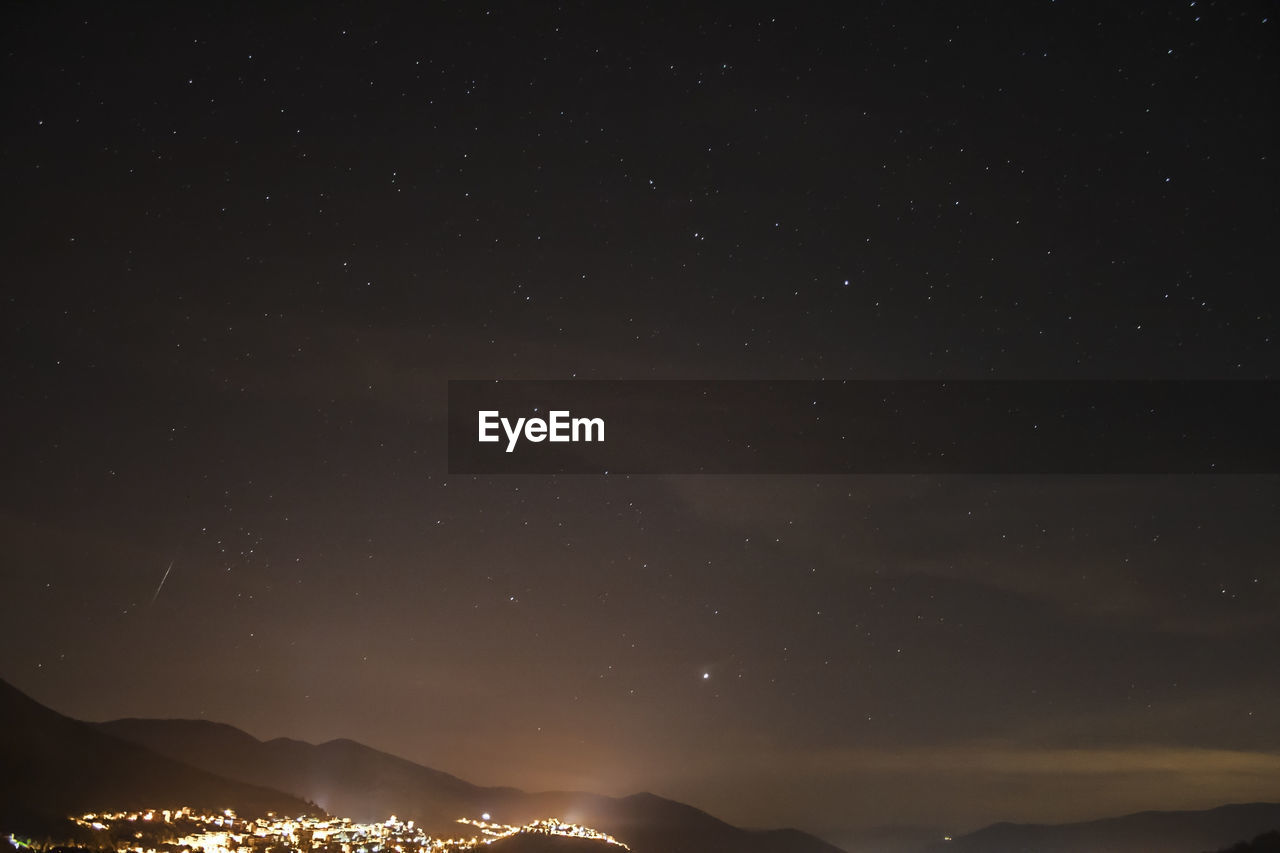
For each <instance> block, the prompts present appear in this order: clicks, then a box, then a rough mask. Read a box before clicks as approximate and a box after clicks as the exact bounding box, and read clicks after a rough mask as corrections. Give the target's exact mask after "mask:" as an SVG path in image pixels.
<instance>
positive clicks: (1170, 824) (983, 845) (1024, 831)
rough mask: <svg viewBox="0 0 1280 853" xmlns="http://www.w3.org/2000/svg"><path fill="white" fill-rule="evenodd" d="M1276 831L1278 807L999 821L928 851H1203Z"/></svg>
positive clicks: (1243, 806)
mask: <svg viewBox="0 0 1280 853" xmlns="http://www.w3.org/2000/svg"><path fill="white" fill-rule="evenodd" d="M1276 828H1280V803H1242V804H1235V805H1228V806H1219V807H1218V808H1215V809H1208V810H1206V811H1176V812H1161V811H1150V812H1139V813H1137V814H1131V815H1125V816H1124V817H1114V818H1105V819H1103V820H1092V821H1087V822H1082V823H1066V824H1016V823H997V824H993V825H992V826H988V827H986V828H984V829H980V830H978V831H977V832H973V833H970V834H969V835H965V836H962V837H960V838H957V839H955V840H954V841H951V842H949V843H946V844H937V845H934V846H932V847H931V848H930V849H929V853H1204V851H1206V850H1219V849H1223V848H1228V847H1230V846H1231V845H1232V844H1233V843H1235V842H1238V841H1239V840H1240V839H1242V838H1253V837H1255V836H1258V835H1260V834H1262V833H1266V832H1268V831H1269V830H1273V829H1276Z"/></svg>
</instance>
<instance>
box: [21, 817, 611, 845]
mask: <svg viewBox="0 0 1280 853" xmlns="http://www.w3.org/2000/svg"><path fill="white" fill-rule="evenodd" d="M70 820H71V821H72V822H73V823H74V824H75V825H76V827H78V829H79V830H80V832H81V833H82V834H83V833H84V832H85V831H87V832H89V833H91V834H92V835H93V837H94V838H95V839H96V843H95V844H94V845H93V848H94V849H99V850H113V851H115V853H181V851H191V852H192V853H283V851H286V850H289V851H300V853H382V851H386V853H430V851H442V850H475V849H477V848H479V847H481V846H483V845H487V844H492V843H493V842H495V841H498V840H500V839H503V838H508V837H510V836H513V835H521V834H526V835H559V836H567V837H572V838H584V839H589V840H592V841H599V842H603V843H606V844H611V845H614V846H616V847H619V848H621V849H622V850H629V849H630V848H629V847H627V845H625V844H623V843H622V842H621V841H618V840H617V839H616V838H614V837H612V836H610V835H606V834H605V833H603V832H598V831H596V830H594V829H591V828H589V827H585V826H578V825H576V824H571V823H565V822H564V821H561V820H559V819H557V818H550V819H546V820H539V821H534V822H533V823H530V824H526V825H524V826H509V825H507V824H501V823H492V822H490V821H489V815H487V814H486V815H484V816H483V818H482V819H481V820H472V819H469V818H460V819H459V820H458V824H459V825H460V827H461V828H460V829H459V836H458V837H456V838H434V837H432V836H430V835H428V834H426V833H425V832H423V831H422V830H421V829H418V828H415V827H414V822H413V821H402V820H399V819H397V818H396V817H395V816H394V815H393V816H392V817H390V818H388V819H387V820H386V821H385V822H383V823H353V822H352V821H351V820H350V819H349V818H332V817H296V818H289V817H278V816H276V815H275V814H268V815H267V816H266V817H264V818H240V817H237V816H236V814H235V812H233V811H231V810H230V809H227V810H226V811H223V812H220V813H212V812H201V811H198V810H193V809H190V808H179V809H151V810H146V811H137V812H112V813H89V814H84V815H81V816H79V817H72V818H70ZM6 840H7V841H8V842H9V843H10V845H12V846H13V847H15V848H18V849H19V850H22V849H33V848H34V847H35V845H33V844H32V842H30V841H28V840H25V839H22V838H19V837H17V836H15V835H10V836H8V837H7V839H6Z"/></svg>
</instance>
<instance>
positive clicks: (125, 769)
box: [0, 679, 319, 832]
mask: <svg viewBox="0 0 1280 853" xmlns="http://www.w3.org/2000/svg"><path fill="white" fill-rule="evenodd" d="M162 805H186V806H192V807H193V808H194V807H198V808H207V809H211V810H213V809H219V810H220V809H224V808H234V809H236V810H237V811H240V812H242V813H245V814H263V813H266V812H268V811H274V812H276V813H278V814H290V815H301V814H307V813H314V812H318V811H319V809H317V808H316V807H315V806H314V805H312V804H310V803H307V802H305V801H303V800H302V799H300V798H298V797H294V796H290V795H288V794H284V793H281V792H280V791H275V790H271V789H269V788H267V787H263V786H259V785H254V784H249V783H245V782H244V781H233V780H231V779H227V778H223V777H222V776H219V775H217V774H215V773H211V772H209V771H207V770H203V769H197V768H195V767H191V766H188V765H186V764H184V763H182V762H180V761H178V760H175V759H174V758H172V757H166V756H163V755H159V754H157V753H156V752H154V751H152V750H149V749H146V748H145V747H143V746H140V745H139V744H136V743H132V742H128V741H124V740H121V739H119V738H116V737H112V736H111V735H109V734H107V733H105V732H103V731H101V730H99V729H97V728H95V727H94V726H91V725H89V724H87V723H82V722H78V721H76V720H73V719H71V718H69V717H64V716H63V715H62V714H59V713H58V712H56V711H53V710H51V709H49V708H46V707H45V706H44V705H41V704H40V703H38V702H36V701H35V700H34V699H32V698H30V697H29V696H27V695H26V694H24V693H22V692H21V691H19V690H18V689H17V688H15V687H14V686H13V685H11V684H9V683H8V682H6V681H4V680H2V679H0V830H5V831H14V830H23V831H28V832H36V831H45V830H52V829H60V828H62V827H63V825H64V824H65V823H66V821H65V819H66V817H67V816H68V815H71V814H82V813H84V812H87V811H109V810H119V809H129V808H141V807H146V806H162Z"/></svg>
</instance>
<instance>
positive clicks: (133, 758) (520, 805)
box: [0, 680, 1280, 853]
mask: <svg viewBox="0 0 1280 853" xmlns="http://www.w3.org/2000/svg"><path fill="white" fill-rule="evenodd" d="M284 792H288V793H284ZM169 804H172V805H190V806H193V807H199V808H205V809H210V810H214V809H222V808H228V807H230V808H234V809H236V810H237V811H238V812H240V813H241V814H246V815H248V814H262V813H265V812H267V811H274V812H276V813H277V814H305V813H319V812H320V811H322V810H326V811H328V812H330V813H331V814H335V815H340V816H342V817H350V818H352V819H353V820H358V821H363V822H370V821H378V820H383V819H385V818H386V817H388V816H389V815H392V814H395V815H398V816H399V817H400V818H402V819H406V820H408V819H412V820H415V821H417V822H418V824H419V825H421V826H423V827H424V828H427V829H428V830H432V831H437V832H440V833H441V834H445V835H451V834H454V833H456V832H457V827H456V824H455V823H454V821H455V820H456V819H457V818H459V817H478V816H480V815H481V814H484V813H488V814H490V815H492V816H493V819H494V820H495V821H499V822H502V823H508V824H514V825H523V824H525V823H528V822H530V821H533V820H536V819H539V818H546V817H560V818H563V819H565V820H569V821H573V822H575V823H580V824H585V825H588V826H591V827H594V828H596V829H599V830H601V831H603V832H607V833H609V834H610V835H613V836H614V837H616V838H619V839H621V840H623V841H625V842H627V843H628V844H629V845H630V846H631V849H632V850H633V851H634V853H842V851H840V850H839V849H838V848H836V847H833V846H832V845H830V844H827V843H825V842H823V841H821V840H820V839H818V838H815V837H813V836H812V835H807V834H805V833H803V832H799V831H796V830H772V831H750V830H744V829H740V828H738V827H734V826H731V825H729V824H727V823H725V822H723V821H720V820H717V819H716V818H714V817H712V816H711V815H709V814H706V813H705V812H702V811H699V810H698V809H696V808H693V807H692V806H688V805H684V804H682V803H677V802H674V801H672V800H666V799H663V798H661V797H658V796H655V795H653V794H635V795H633V796H630V797H622V798H614V797H604V796H600V795H596V794H586V793H573V792H550V793H536V794H531V793H526V792H524V791H520V790H518V789H516V788H488V787H482V786H479V785H473V784H471V783H469V782H467V781H465V780H463V779H459V778H458V777H456V776H451V775H449V774H448V773H442V772H440V771H439V770H433V769H431V768H429V767H423V766H422V765H419V764H414V763H413V762H411V761H406V760H405V759H402V758H397V757H396V756H394V755H390V754H388V753H385V752H380V751H378V750H376V749H372V748H370V747H367V746H364V745H362V744H359V743H356V742H355V741H351V740H334V741H329V742H328V743H323V744H319V745H315V744H310V743H305V742H303V741H298V740H290V739H288V738H277V739H275V740H270V741H265V742H264V741H260V740H258V739H257V738H254V737H253V736H251V735H249V734H247V733H245V732H243V731H240V730H239V729H236V728H233V727H232V726H228V725H223V724H220V723H212V722H206V721H201V720H145V719H127V720H116V721H113V722H108V723H83V722H79V721H76V720H73V719H70V718H68V717H65V716H63V715H61V714H59V713H57V712H56V711H53V710H50V709H49V708H46V707H44V706H43V705H40V704H39V703H37V702H36V701H34V700H33V699H30V698H29V697H27V696H25V695H24V694H22V693H21V692H19V691H18V690H17V689H15V688H14V687H12V686H11V685H9V684H8V683H6V682H4V681H3V680H0V831H5V832H7V831H9V830H11V829H24V830H27V831H40V830H41V829H43V828H45V827H47V828H50V829H53V828H56V827H57V826H58V825H59V824H61V823H65V821H64V818H65V817H66V816H67V815H69V814H74V813H82V812H85V811H107V810H124V809H131V808H143V807H155V806H164V805H169ZM1277 828H1280V803H1252V804H1244V805H1228V806H1222V807H1220V808H1216V809H1210V810H1208V811H1194V812H1193V811H1184V812H1142V813H1140V814H1133V815H1128V816H1125V817H1117V818H1108V819H1105V820H1095V821H1088V822H1084V823H1070V824H1059V825H1044V824H1013V823H998V824H994V825H992V826H989V827H986V828H985V829H981V830H978V831H977V832H974V833H971V834H969V835H966V836H962V837H960V838H957V839H955V840H954V841H950V842H946V843H938V844H934V845H929V846H927V847H926V849H925V850H923V851H920V853H1209V851H1218V850H1226V849H1228V848H1230V847H1231V846H1232V845H1233V844H1236V843H1237V842H1241V841H1244V840H1246V839H1253V838H1256V837H1258V836H1260V835H1263V834H1264V833H1267V832H1269V831H1271V830H1275V829H1277ZM903 840H905V839H901V840H900V841H903ZM873 846H878V845H875V844H873ZM891 846H894V847H895V849H902V848H901V847H900V845H899V844H893V845H891ZM490 849H492V850H493V851H494V853H591V851H596V853H609V851H616V850H617V849H618V848H616V847H608V846H607V845H603V844H602V843H600V842H592V841H589V840H585V839H574V838H547V837H540V836H513V837H511V838H506V839H502V840H501V841H499V842H496V843H495V844H494V845H493V846H492V847H491V848H490ZM1249 849H1250V850H1253V849H1257V850H1259V851H1261V850H1263V849H1264V848H1262V847H1258V848H1249Z"/></svg>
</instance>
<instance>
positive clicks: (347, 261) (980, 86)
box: [0, 0, 1280, 843]
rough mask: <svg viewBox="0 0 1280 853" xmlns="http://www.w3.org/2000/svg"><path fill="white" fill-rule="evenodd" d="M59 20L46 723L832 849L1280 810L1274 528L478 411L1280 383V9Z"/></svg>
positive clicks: (47, 318)
mask: <svg viewBox="0 0 1280 853" xmlns="http://www.w3.org/2000/svg"><path fill="white" fill-rule="evenodd" d="M52 5H53V4H43V3H26V4H19V5H17V7H16V8H14V9H11V10H10V13H9V15H8V18H9V20H8V22H7V25H6V27H5V28H4V34H3V36H0V40H2V42H3V62H4V66H3V69H4V70H3V74H4V82H3V86H2V87H0V98H2V99H3V106H4V115H5V123H4V124H5V130H4V132H3V137H2V144H0V169H2V170H3V186H4V199H5V203H4V204H3V216H4V223H3V224H4V258H5V264H4V267H5V272H4V279H5V284H4V286H3V294H4V296H3V300H4V303H3V304H4V308H3V314H2V315H0V316H2V317H3V330H4V343H5V349H6V353H5V358H4V360H3V380H4V388H5V417H4V420H3V423H4V430H5V433H6V438H5V446H6V448H7V452H6V454H5V463H4V483H5V489H4V491H3V504H2V505H0V528H2V530H3V544H4V548H3V566H4V569H3V573H2V574H0V601H3V602H4V605H5V607H4V610H5V618H4V619H3V621H2V622H0V675H3V677H5V678H7V679H9V680H11V681H13V682H14V683H15V684H16V685H17V686H18V687H20V688H22V689H24V690H26V691H28V692H30V693H32V694H33V695H34V696H35V697H36V698H37V699H39V700H41V701H43V702H45V703H47V704H50V705H52V706H53V707H55V708H57V709H59V710H61V711H64V712H65V713H69V714H71V715H73V716H78V717H81V718H88V719H106V718H113V717H119V716H127V715H136V716H180V717H197V716H207V717H208V718H211V719H216V720H221V721H225V722H229V723H232V724H235V725H238V726H241V727H243V728H245V729H247V730H248V731H250V732H251V733H253V734H255V735H257V736H261V737H274V736H279V735H289V736H294V737H301V738H306V739H310V740H323V739H328V738H332V737H339V736H346V737H351V738H355V739H357V740H360V741H363V742H366V743H369V744H371V745H374V746H377V747H380V748H383V749H386V750H388V751H391V752H394V753H396V754H399V755H403V756H405V757H407V758H410V759H413V760H416V761H420V762H422V763H425V764H428V765H430V766H433V767H437V768H440V769H443V770H447V771H450V772H453V773H456V774H458V775H461V776H463V777H464V778H467V779H469V780H472V781H476V782H481V783H502V784H514V785H519V786H522V787H527V788H551V787H555V788H577V789H590V790H598V791H601V792H605V793H620V794H625V793H631V792H634V791H637V790H652V791H654V792H656V793H659V794H663V795H666V796H670V797H674V798H678V799H681V800H685V801H688V802H691V803H693V804H695V805H698V806H700V807H702V808H705V809H708V810H710V811H712V812H713V813H715V814H717V815H718V816H721V817H723V818H725V819H728V820H730V821H733V822H736V823H739V824H746V825H779V824H792V825H798V826H800V827H802V828H805V829H809V830H812V831H816V832H820V833H822V834H824V835H825V836H826V837H828V838H829V839H831V840H832V841H835V842H837V843H842V842H843V843H852V839H855V838H856V836H857V834H858V833H859V832H860V831H861V830H863V829H865V828H867V827H870V826H874V825H878V824H886V823H901V824H908V825H918V826H928V827H937V828H939V829H942V830H947V831H951V832H956V831H963V830H966V829H971V828H974V827H976V826H979V825H981V824H983V823H986V822H989V821H992V820H997V819H1017V820H1065V819H1074V818H1086V817H1096V816H1103V815H1109V814H1117V813H1123V812H1126V811H1133V810H1137V809H1141V808H1174V807H1208V806H1213V805H1217V804H1221V803H1224V802H1229V801H1244V800H1256V799H1265V798H1268V797H1269V798H1271V799H1274V798H1275V797H1276V792H1277V790H1280V664H1278V663H1277V661H1278V658H1277V657H1276V655H1275V649H1276V648H1277V647H1280V618H1278V617H1277V614H1278V611H1277V607H1280V571H1278V562H1277V554H1278V553H1280V523H1277V522H1278V520H1280V519H1278V509H1280V488H1278V483H1277V479H1276V478H1275V477H1263V476H1244V477H1234V478H1228V477H1191V476H1182V477H1172V476H1168V477H1163V476H1150V477H1043V476H1035V477H1032V476H1021V477H1016V476H1015V477H1008V476H1006V477H927V476H913V477H906V476H902V477H775V478H765V477H760V478H747V477H719V478H716V477H706V478H695V477H640V478H621V477H559V478H557V477H483V478H474V477H453V478H450V477H449V476H447V469H446V464H445V450H446V448H445V434H444V417H445V387H446V386H445V382H446V380H447V379H450V378H494V377H505V378H555V379H561V378H573V377H577V378H595V379H637V378H638V379H643V378H663V379H679V378H701V379H717V378H725V379H730V378H732V379H754V378H775V379H776V378H806V379H818V378H828V379H857V378H925V379H939V378H945V379H964V378H1001V379H1041V378H1046V379H1047V378H1088V379H1098V378H1147V377H1151V378H1194V379H1225V378H1255V379H1257V378H1275V376H1276V366H1277V363H1278V361H1280V354H1278V352H1277V344H1276V310H1275V309H1276V302H1277V297H1276V294H1275V291H1274V277H1275V269H1276V248H1275V247H1276V239H1275V238H1276V233H1277V222H1278V221H1280V217H1277V198H1280V195H1278V191H1280V182H1278V181H1277V157H1276V156H1275V155H1276V152H1277V141H1278V134H1277V123H1276V121H1275V116H1276V114H1277V97H1276V95H1277V82H1278V77H1280V62H1278V61H1277V59H1278V54H1277V37H1276V22H1275V20H1274V15H1275V14H1276V10H1275V8H1274V6H1273V5H1272V4H1269V3H1261V2H1259V3H1247V2H1246V3H1215V2H1194V3H1191V2H1182V3H1176V4H1163V3H1159V4H1157V3H1124V4H1119V3H1079V2H1065V0H1064V1H1063V2H1045V0H1036V2H1026V3H1004V4H994V3H963V4H958V3H941V2H939V3H889V4H878V3H877V4H873V3H848V4H842V7H841V9H840V10H839V11H836V10H826V11H819V10H818V9H817V8H815V7H810V8H808V10H800V11H796V10H794V9H791V8H789V7H787V6H786V5H785V4H779V5H777V6H776V7H773V8H760V7H753V6H752V5H750V4H716V5H712V4H684V5H683V6H678V7H674V8H673V9H669V10H668V11H662V12H658V11H649V10H646V9H644V8H640V7H638V6H631V5H627V6H621V5H619V4H581V5H579V4H559V5H556V6H552V5H551V4H520V5H519V6H511V7H505V8H504V7H503V6H501V5H494V6H491V7H488V8H486V7H485V6H484V5H482V4H440V3H422V4H406V5H405V6H402V7H400V8H395V7H391V6H386V7H380V8H379V9H372V8H370V6H372V5H373V4H353V5H351V6H349V7H346V8H343V7H340V6H332V5H325V6H314V7H308V8H305V9H301V10H296V11H293V12H278V11H270V10H268V11H264V10H263V8H262V6H263V4H258V5H257V6H254V7H253V8H252V11H250V7H247V6H246V7H242V8H241V11H240V12H239V13H235V12H232V11H225V10H222V9H220V8H219V7H217V6H213V7H208V6H205V5H203V4H201V5H199V6H198V7H196V6H190V4H156V5H154V6H146V7H144V6H135V5H134V4H118V5H121V6H124V7H128V8H135V9H136V11H120V10H112V11H107V10H105V9H98V8H93V9H91V10H90V11H89V12H86V13H85V14H81V13H78V12H69V11H65V10H64V11H58V10H56V9H53V8H50V7H51V6H52ZM266 5H270V4H266ZM1269 16H1272V17H1270V18H1269ZM170 567H171V568H170ZM162 578H164V579H165V580H164V581H163V585H162V586H158V585H160V584H161V581H162ZM157 590H158V591H157Z"/></svg>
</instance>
